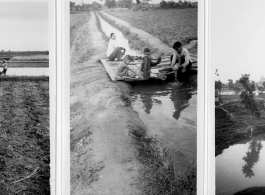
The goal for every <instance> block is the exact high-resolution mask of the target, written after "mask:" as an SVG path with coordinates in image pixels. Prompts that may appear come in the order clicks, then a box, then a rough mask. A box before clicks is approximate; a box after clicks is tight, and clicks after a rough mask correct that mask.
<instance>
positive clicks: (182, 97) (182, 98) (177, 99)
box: [170, 90, 191, 120]
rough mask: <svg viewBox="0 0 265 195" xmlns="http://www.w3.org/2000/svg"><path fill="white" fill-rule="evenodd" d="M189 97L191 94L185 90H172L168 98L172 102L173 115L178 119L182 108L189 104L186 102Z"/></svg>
mask: <svg viewBox="0 0 265 195" xmlns="http://www.w3.org/2000/svg"><path fill="white" fill-rule="evenodd" d="M190 98H191V94H190V93H188V91H186V92H180V91H179V90H173V91H172V93H171V95H170V99H171V100H172V102H173V103H174V107H175V112H174V113H173V117H174V118H175V119H176V120H178V118H179V117H180V113H181V111H182V110H184V109H185V108H187V107H188V106H189V104H188V102H189V99H190Z"/></svg>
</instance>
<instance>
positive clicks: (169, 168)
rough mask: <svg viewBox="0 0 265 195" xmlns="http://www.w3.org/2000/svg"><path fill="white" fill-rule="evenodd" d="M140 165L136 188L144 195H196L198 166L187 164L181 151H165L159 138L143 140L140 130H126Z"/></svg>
mask: <svg viewBox="0 0 265 195" xmlns="http://www.w3.org/2000/svg"><path fill="white" fill-rule="evenodd" d="M129 128H130V134H131V137H132V138H133V140H134V143H135V145H136V147H137V150H138V155H137V158H138V159H139V161H140V162H141V164H142V167H141V168H140V170H139V176H138V178H137V180H136V184H137V185H138V186H139V188H140V189H141V190H142V192H143V194H144V195H160V194H174V195H182V194H196V182H197V167H196V166H197V164H196V161H195V160H194V161H193V162H190V161H186V160H185V159H184V158H183V155H182V154H181V152H180V151H176V150H173V149H171V148H168V147H166V146H165V145H164V144H163V143H162V142H161V141H160V140H159V139H158V138H153V137H148V136H146V131H145V129H143V128H142V127H141V126H138V127H137V126H129Z"/></svg>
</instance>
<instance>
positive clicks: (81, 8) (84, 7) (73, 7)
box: [70, 0, 102, 11]
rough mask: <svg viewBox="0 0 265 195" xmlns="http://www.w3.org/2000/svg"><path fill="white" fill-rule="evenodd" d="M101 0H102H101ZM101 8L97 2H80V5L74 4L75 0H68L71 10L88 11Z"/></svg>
mask: <svg viewBox="0 0 265 195" xmlns="http://www.w3.org/2000/svg"><path fill="white" fill-rule="evenodd" d="M101 1H102V0H101ZM101 8H102V5H101V4H100V3H97V2H92V4H89V3H87V4H85V3H82V5H75V2H71V1H70V10H71V11H90V10H100V9H101Z"/></svg>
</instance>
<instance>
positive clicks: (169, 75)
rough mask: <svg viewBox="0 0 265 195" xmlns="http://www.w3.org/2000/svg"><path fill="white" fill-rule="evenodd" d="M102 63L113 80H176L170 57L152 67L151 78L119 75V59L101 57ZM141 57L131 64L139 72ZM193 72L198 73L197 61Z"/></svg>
mask: <svg viewBox="0 0 265 195" xmlns="http://www.w3.org/2000/svg"><path fill="white" fill-rule="evenodd" d="M101 63H102V64H103V66H104V68H105V69H106V71H107V73H108V75H109V76H110V78H111V80H112V81H113V82H116V81H125V82H130V83H131V82H141V81H147V80H148V81H149V80H151V81H155V80H156V81H169V80H170V81H171V80H174V78H175V74H174V71H173V70H172V68H171V67H170V59H169V57H164V58H162V60H161V62H160V64H158V65H157V66H156V67H152V68H151V75H150V77H149V78H138V77H134V76H123V77H118V76H117V67H118V65H119V63H120V62H119V61H109V60H108V59H101ZM141 63H142V61H141V59H135V60H134V62H131V63H130V64H129V67H130V68H131V69H133V70H134V71H135V72H138V71H139V70H140V68H141ZM192 72H196V73H197V62H196V63H194V64H193V66H192Z"/></svg>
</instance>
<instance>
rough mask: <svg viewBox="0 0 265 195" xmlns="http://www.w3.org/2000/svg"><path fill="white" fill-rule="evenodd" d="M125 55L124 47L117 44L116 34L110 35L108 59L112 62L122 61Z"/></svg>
mask: <svg viewBox="0 0 265 195" xmlns="http://www.w3.org/2000/svg"><path fill="white" fill-rule="evenodd" d="M124 53H125V49H124V48H123V47H119V46H118V44H117V42H116V35H115V34H114V33H111V34H110V40H109V43H108V49H107V57H108V59H109V60H110V61H114V60H115V59H116V58H117V60H121V58H122V56H123V55H124Z"/></svg>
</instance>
